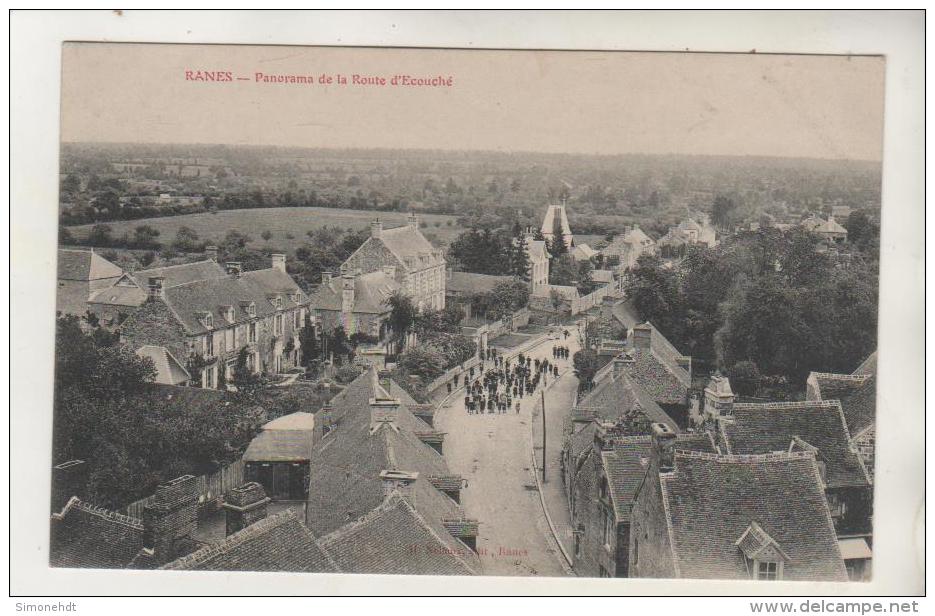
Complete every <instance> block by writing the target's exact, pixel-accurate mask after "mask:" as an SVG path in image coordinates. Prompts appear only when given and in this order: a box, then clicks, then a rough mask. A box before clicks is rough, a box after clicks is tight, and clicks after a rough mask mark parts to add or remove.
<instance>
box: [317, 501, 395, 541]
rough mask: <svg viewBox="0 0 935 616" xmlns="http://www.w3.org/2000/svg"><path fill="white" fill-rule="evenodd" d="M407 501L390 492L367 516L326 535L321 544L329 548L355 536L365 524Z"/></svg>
mask: <svg viewBox="0 0 935 616" xmlns="http://www.w3.org/2000/svg"><path fill="white" fill-rule="evenodd" d="M401 500H405V499H404V498H403V497H402V495H400V493H399V492H398V491H397V490H393V491H392V492H390V493H389V494H388V495H387V496H386V497H385V498H384V499H383V502H381V503H380V504H379V505H377V506H376V507H374V508H373V509H371V510H370V511H368V512H367V513H366V514H364V515H362V516H360V517H359V518H357V519H356V520H352V521H350V522H348V523H347V524H345V525H343V526H339V527H338V528H336V529H334V530H333V531H331V532H330V533H328V534H327V535H324V536H323V537H322V538H321V539H319V541H320V543H321V544H322V545H323V546H327V545H330V544H333V543H335V542H336V541H338V540H339V539H342V538H344V537H346V536H347V535H350V534H353V533H354V532H355V531H356V530H357V529H359V528H360V527H361V526H363V525H364V524H367V523H368V522H370V521H371V520H372V519H374V518H378V517H380V516H381V515H383V514H384V513H386V512H387V511H389V510H390V509H392V508H393V507H395V506H396V504H397V502H398V501H401Z"/></svg>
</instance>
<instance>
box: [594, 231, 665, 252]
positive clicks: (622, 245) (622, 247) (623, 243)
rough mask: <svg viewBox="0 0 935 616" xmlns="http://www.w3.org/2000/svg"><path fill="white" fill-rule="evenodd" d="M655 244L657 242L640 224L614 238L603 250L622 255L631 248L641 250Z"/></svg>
mask: <svg viewBox="0 0 935 616" xmlns="http://www.w3.org/2000/svg"><path fill="white" fill-rule="evenodd" d="M653 244H655V242H654V241H653V240H652V238H650V237H649V236H648V235H646V234H645V233H644V232H643V230H642V229H640V228H639V227H638V226H634V227H633V228H632V229H630V230H629V231H627V232H626V233H624V234H622V235H618V236H616V237H614V240H613V241H612V242H611V243H610V244H609V245H608V246H607V247H606V248H604V249H603V250H602V251H601V252H603V253H604V254H605V255H622V254H625V253H628V252H630V251H631V250H640V249H643V248H647V247H650V246H652V245H653Z"/></svg>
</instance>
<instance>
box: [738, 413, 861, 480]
mask: <svg viewBox="0 0 935 616" xmlns="http://www.w3.org/2000/svg"><path fill="white" fill-rule="evenodd" d="M732 413H733V420H732V421H725V422H722V424H721V425H722V428H721V430H722V434H723V436H724V441H725V444H726V446H727V448H728V452H729V453H731V454H766V453H770V452H777V451H789V448H790V446H791V445H792V442H793V438H794V437H798V438H799V439H801V440H803V441H805V442H806V443H808V444H809V445H811V446H812V447H815V448H817V450H818V460H819V461H821V462H824V463H825V466H826V469H827V470H826V479H825V481H826V483H827V484H828V487H829V488H838V487H865V486H868V485H869V484H870V478H869V476H868V474H867V469H866V468H865V467H864V465H863V463H862V462H861V460H860V457H859V456H858V455H857V453H856V451H855V450H854V449H853V447H852V445H851V438H850V434H849V432H848V429H847V425H846V423H845V421H844V412H843V410H842V409H841V404H840V403H839V402H838V401H837V400H832V401H824V402H819V401H804V402H784V403H749V404H747V403H745V404H737V403H735V404H734V405H733V410H732Z"/></svg>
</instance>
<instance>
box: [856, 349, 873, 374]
mask: <svg viewBox="0 0 935 616" xmlns="http://www.w3.org/2000/svg"><path fill="white" fill-rule="evenodd" d="M876 373H877V352H876V351H874V352H873V353H871V354H870V355H869V356H868V357H867V359H865V360H864V361H863V362H861V364H860V365H859V366H857V369H856V370H854V374H876Z"/></svg>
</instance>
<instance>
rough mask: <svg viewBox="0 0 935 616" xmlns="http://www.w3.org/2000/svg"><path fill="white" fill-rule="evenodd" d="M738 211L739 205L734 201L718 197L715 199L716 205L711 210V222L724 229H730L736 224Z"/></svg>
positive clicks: (721, 196)
mask: <svg viewBox="0 0 935 616" xmlns="http://www.w3.org/2000/svg"><path fill="white" fill-rule="evenodd" d="M736 209H737V204H736V203H734V200H733V199H731V198H729V197H725V196H723V195H718V196H717V197H715V198H714V205H713V206H712V209H711V221H712V222H713V223H714V224H716V225H718V226H719V227H722V228H727V227H730V226H731V224H732V223H733V222H734V214H735V211H736Z"/></svg>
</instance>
